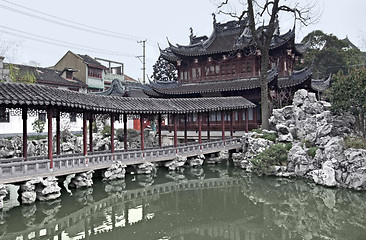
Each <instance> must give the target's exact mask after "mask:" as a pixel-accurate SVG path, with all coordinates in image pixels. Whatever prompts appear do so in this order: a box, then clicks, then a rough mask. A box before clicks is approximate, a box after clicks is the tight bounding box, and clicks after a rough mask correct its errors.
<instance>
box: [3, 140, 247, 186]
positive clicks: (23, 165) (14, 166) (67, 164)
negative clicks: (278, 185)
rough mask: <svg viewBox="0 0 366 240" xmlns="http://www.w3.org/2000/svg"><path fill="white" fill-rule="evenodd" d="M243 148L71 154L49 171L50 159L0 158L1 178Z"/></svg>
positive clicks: (223, 144)
mask: <svg viewBox="0 0 366 240" xmlns="http://www.w3.org/2000/svg"><path fill="white" fill-rule="evenodd" d="M238 147H240V139H227V140H224V141H222V140H216V141H207V142H203V143H201V144H199V143H192V144H187V145H179V146H177V147H176V148H175V147H173V146H168V147H164V148H152V149H146V150H143V151H141V150H130V151H127V152H126V151H123V150H120V151H116V152H114V153H111V152H99V153H98V152H95V153H93V154H91V155H87V156H84V155H81V154H70V155H59V156H55V157H54V159H53V168H52V169H51V168H50V165H51V160H50V159H46V158H45V157H33V158H28V159H27V160H25V159H23V158H13V159H0V182H1V179H7V178H16V177H25V176H32V177H36V176H39V175H42V174H43V175H44V174H46V173H49V172H50V171H52V172H53V173H58V175H62V173H63V172H64V173H67V174H70V173H73V172H74V173H77V172H80V170H81V169H90V170H93V169H101V168H108V167H110V166H111V165H112V164H113V163H114V162H116V161H121V162H123V163H124V164H126V165H131V164H140V163H144V162H157V161H165V160H170V159H174V157H175V156H176V154H178V155H182V156H195V155H199V154H204V153H205V154H207V153H213V152H218V151H220V150H222V149H233V148H238Z"/></svg>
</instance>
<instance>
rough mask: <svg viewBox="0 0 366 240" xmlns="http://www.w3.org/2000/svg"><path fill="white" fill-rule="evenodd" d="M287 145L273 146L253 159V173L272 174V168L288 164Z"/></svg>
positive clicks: (278, 144)
mask: <svg viewBox="0 0 366 240" xmlns="http://www.w3.org/2000/svg"><path fill="white" fill-rule="evenodd" d="M287 147H288V146H287V145H286V144H283V143H277V144H273V145H272V146H270V147H269V148H267V149H266V150H264V151H263V152H261V153H259V154H258V155H257V156H255V157H254V158H252V159H251V162H252V164H253V171H254V172H256V173H258V174H269V173H271V172H272V171H273V170H272V166H274V165H286V164H287V161H288V159H287V154H288V150H287Z"/></svg>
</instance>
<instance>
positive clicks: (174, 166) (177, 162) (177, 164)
mask: <svg viewBox="0 0 366 240" xmlns="http://www.w3.org/2000/svg"><path fill="white" fill-rule="evenodd" d="M186 162H187V157H183V156H181V155H178V154H177V155H176V156H175V159H174V160H172V161H167V162H165V163H164V166H165V167H167V168H168V169H169V170H170V171H175V170H179V168H181V167H183V166H184V164H186Z"/></svg>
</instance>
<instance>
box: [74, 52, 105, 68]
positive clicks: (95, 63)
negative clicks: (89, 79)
mask: <svg viewBox="0 0 366 240" xmlns="http://www.w3.org/2000/svg"><path fill="white" fill-rule="evenodd" d="M78 56H79V57H81V58H82V59H83V61H84V63H85V64H86V65H88V66H91V67H97V68H103V69H105V68H106V67H105V66H104V65H103V64H101V63H100V62H98V61H97V60H95V59H94V58H92V57H90V56H89V55H81V54H78Z"/></svg>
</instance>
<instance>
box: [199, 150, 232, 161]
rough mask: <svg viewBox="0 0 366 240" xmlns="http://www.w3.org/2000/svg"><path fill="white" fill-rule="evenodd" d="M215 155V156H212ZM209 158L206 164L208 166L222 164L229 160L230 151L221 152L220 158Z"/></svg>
mask: <svg viewBox="0 0 366 240" xmlns="http://www.w3.org/2000/svg"><path fill="white" fill-rule="evenodd" d="M212 155H214V154H212ZM212 155H211V156H209V157H207V158H206V160H205V162H206V163H208V164H216V163H221V162H223V161H227V160H229V157H230V155H229V151H228V150H221V151H220V152H219V153H218V156H212Z"/></svg>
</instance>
